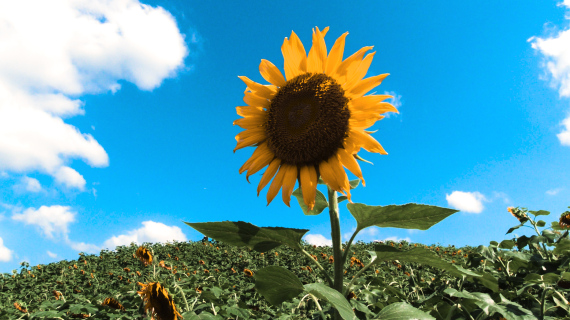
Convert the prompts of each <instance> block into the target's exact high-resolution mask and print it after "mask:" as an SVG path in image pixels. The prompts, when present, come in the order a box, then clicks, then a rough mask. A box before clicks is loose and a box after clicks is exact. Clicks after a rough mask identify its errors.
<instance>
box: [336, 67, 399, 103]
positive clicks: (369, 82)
mask: <svg viewBox="0 0 570 320" xmlns="http://www.w3.org/2000/svg"><path fill="white" fill-rule="evenodd" d="M389 75H390V74H389V73H384V74H380V75H377V76H374V77H370V78H366V79H364V80H361V81H360V82H359V83H358V84H356V85H355V86H353V87H352V88H351V89H349V90H348V91H347V92H346V96H347V97H348V98H352V99H356V98H359V97H362V96H363V95H364V94H365V93H367V92H368V91H370V90H372V89H374V88H376V87H377V86H379V85H380V83H382V80H384V79H385V78H386V77H387V76H389Z"/></svg>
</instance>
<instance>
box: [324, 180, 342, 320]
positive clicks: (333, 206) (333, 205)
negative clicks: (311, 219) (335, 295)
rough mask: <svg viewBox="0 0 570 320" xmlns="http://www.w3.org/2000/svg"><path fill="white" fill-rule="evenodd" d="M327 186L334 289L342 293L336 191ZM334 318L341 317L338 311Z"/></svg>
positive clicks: (340, 242)
mask: <svg viewBox="0 0 570 320" xmlns="http://www.w3.org/2000/svg"><path fill="white" fill-rule="evenodd" d="M327 188H328V198H329V199H328V200H329V215H330V217H331V237H332V244H333V257H334V287H333V288H334V289H335V290H337V291H338V292H340V293H341V294H342V290H343V276H344V273H343V271H344V270H343V266H344V263H343V262H344V261H343V259H342V241H341V240H342V239H341V233H340V218H339V214H338V199H337V197H336V191H334V190H333V189H331V187H329V186H327ZM334 319H335V320H339V319H341V317H340V314H339V313H338V311H335V313H334Z"/></svg>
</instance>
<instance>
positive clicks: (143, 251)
mask: <svg viewBox="0 0 570 320" xmlns="http://www.w3.org/2000/svg"><path fill="white" fill-rule="evenodd" d="M136 256H137V258H138V259H139V260H140V261H141V262H142V263H143V264H144V265H145V266H146V265H149V264H151V263H152V255H151V254H150V251H149V250H148V249H147V248H145V247H143V246H140V247H139V248H138V249H137V252H136Z"/></svg>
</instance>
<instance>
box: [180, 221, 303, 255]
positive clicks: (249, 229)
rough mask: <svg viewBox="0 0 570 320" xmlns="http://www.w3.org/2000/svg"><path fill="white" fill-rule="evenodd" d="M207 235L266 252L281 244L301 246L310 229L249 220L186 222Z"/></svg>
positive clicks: (298, 247)
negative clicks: (253, 222)
mask: <svg viewBox="0 0 570 320" xmlns="http://www.w3.org/2000/svg"><path fill="white" fill-rule="evenodd" d="M184 223H186V224H187V225H189V226H191V227H192V228H194V229H196V230H198V231H199V232H201V233H202V234H204V235H205V236H208V237H210V238H212V239H215V240H217V241H221V242H224V243H227V244H230V245H233V246H237V247H243V246H245V247H248V248H250V249H253V250H255V251H259V252H266V251H269V250H271V249H273V248H276V247H278V246H280V245H283V244H284V245H288V246H290V247H291V248H294V249H300V248H301V238H303V235H304V234H305V233H307V232H308V231H309V230H306V229H292V228H281V227H258V226H255V225H253V224H251V223H248V222H243V221H238V222H232V221H223V222H199V223H189V222H184Z"/></svg>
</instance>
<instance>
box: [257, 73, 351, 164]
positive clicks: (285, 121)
mask: <svg viewBox="0 0 570 320" xmlns="http://www.w3.org/2000/svg"><path fill="white" fill-rule="evenodd" d="M348 101H349V99H348V98H347V97H345V95H344V90H343V89H342V87H341V86H340V85H339V84H338V83H337V82H336V81H335V80H334V79H333V78H331V77H329V76H327V75H325V74H322V73H305V74H302V75H300V76H297V77H295V78H293V79H291V80H289V81H287V83H286V84H285V86H283V87H281V88H280V89H279V91H278V92H277V94H276V95H275V96H274V97H273V99H272V100H271V105H270V106H269V110H268V116H267V122H266V126H265V128H266V130H267V132H266V133H267V142H268V146H269V148H270V149H271V151H273V153H275V156H276V157H277V158H279V159H281V161H282V162H283V163H287V164H292V165H317V164H319V163H320V162H321V161H325V160H328V159H329V158H330V157H331V156H333V155H334V154H335V153H336V151H337V150H338V148H341V147H342V143H343V140H344V138H345V137H346V136H347V134H348V119H349V118H350V111H349V110H348Z"/></svg>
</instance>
